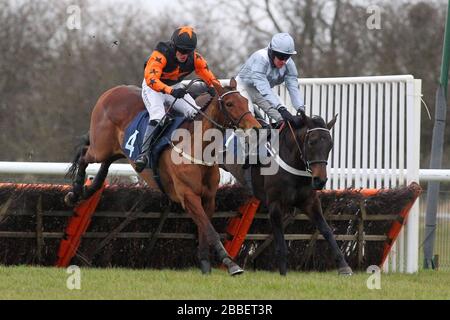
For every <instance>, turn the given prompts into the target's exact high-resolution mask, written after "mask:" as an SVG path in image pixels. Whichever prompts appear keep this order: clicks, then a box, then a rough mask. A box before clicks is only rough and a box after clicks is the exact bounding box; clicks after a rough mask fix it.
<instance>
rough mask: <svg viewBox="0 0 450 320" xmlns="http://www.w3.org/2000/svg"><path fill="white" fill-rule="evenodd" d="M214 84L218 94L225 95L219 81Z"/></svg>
mask: <svg viewBox="0 0 450 320" xmlns="http://www.w3.org/2000/svg"><path fill="white" fill-rule="evenodd" d="M212 84H213V86H214V89H216V91H217V93H218V94H219V96H221V95H222V93H223V87H222V85H221V84H220V82H219V81H213V83H212Z"/></svg>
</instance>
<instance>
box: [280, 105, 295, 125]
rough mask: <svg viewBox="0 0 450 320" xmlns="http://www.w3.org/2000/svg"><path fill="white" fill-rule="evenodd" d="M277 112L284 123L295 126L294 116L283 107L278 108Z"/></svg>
mask: <svg viewBox="0 0 450 320" xmlns="http://www.w3.org/2000/svg"><path fill="white" fill-rule="evenodd" d="M278 112H279V113H280V114H281V117H282V118H283V120H284V121H286V122H290V123H291V124H295V118H294V116H293V115H292V114H291V113H290V112H289V111H288V110H287V109H286V107H285V106H280V107H278Z"/></svg>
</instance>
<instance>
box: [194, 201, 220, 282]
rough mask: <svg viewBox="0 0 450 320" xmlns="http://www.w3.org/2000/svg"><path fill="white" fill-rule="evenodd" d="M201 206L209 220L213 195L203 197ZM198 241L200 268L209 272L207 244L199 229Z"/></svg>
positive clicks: (213, 204)
mask: <svg viewBox="0 0 450 320" xmlns="http://www.w3.org/2000/svg"><path fill="white" fill-rule="evenodd" d="M202 206H203V209H204V210H205V214H206V216H207V217H208V220H209V221H211V218H212V216H213V214H214V210H215V207H216V202H215V199H214V197H203V198H202ZM198 241H199V244H198V260H199V261H200V269H201V270H202V273H204V274H207V273H211V262H210V251H209V244H208V240H207V238H206V234H205V233H200V229H199V233H198Z"/></svg>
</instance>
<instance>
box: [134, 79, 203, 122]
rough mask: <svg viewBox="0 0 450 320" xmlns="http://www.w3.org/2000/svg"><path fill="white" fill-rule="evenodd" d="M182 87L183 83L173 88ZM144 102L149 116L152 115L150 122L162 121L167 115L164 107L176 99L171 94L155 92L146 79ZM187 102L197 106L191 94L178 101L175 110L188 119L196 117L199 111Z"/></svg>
mask: <svg viewBox="0 0 450 320" xmlns="http://www.w3.org/2000/svg"><path fill="white" fill-rule="evenodd" d="M180 85H181V83H179V84H176V85H175V86H173V87H174V88H177V87H179V86H180ZM142 100H144V104H145V108H147V111H148V114H149V115H150V120H156V121H160V120H161V119H162V117H164V115H165V113H166V110H165V107H164V106H165V105H168V106H170V105H172V103H173V101H174V100H175V98H174V97H173V96H171V95H170V94H165V93H163V92H157V91H155V90H153V89H152V88H150V87H149V86H148V85H147V83H146V82H145V79H144V81H142ZM185 100H187V101H188V102H189V103H191V104H193V105H194V106H197V104H196V103H195V101H194V99H193V98H192V97H191V96H190V95H189V94H186V95H185V96H184V98H182V99H177V101H175V103H174V105H173V108H174V109H175V110H176V111H178V112H180V113H181V114H183V115H184V116H186V117H194V115H195V114H196V113H197V110H195V109H194V108H193V107H191V106H190V105H189V103H188V102H186V101H185ZM197 107H198V106H197ZM198 108H199V109H200V107H198Z"/></svg>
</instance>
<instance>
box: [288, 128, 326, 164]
mask: <svg viewBox="0 0 450 320" xmlns="http://www.w3.org/2000/svg"><path fill="white" fill-rule="evenodd" d="M288 126H289V129H290V131H291V134H292V137H293V138H294V141H295V144H296V145H297V148H298V151H299V152H300V159H301V160H302V162H303V164H304V165H305V168H306V170H307V171H308V172H312V170H311V165H313V164H316V163H323V164H325V165H327V164H328V160H327V159H313V160H310V159H308V155H307V154H306V144H307V143H308V138H309V134H310V133H311V132H314V131H325V132H327V133H328V134H329V135H330V137H331V133H330V130H329V129H326V128H312V129H308V130H307V131H306V134H305V139H304V140H303V151H302V148H301V147H300V144H299V143H298V140H297V137H296V136H295V133H294V130H293V129H292V126H291V124H290V123H289V122H288Z"/></svg>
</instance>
